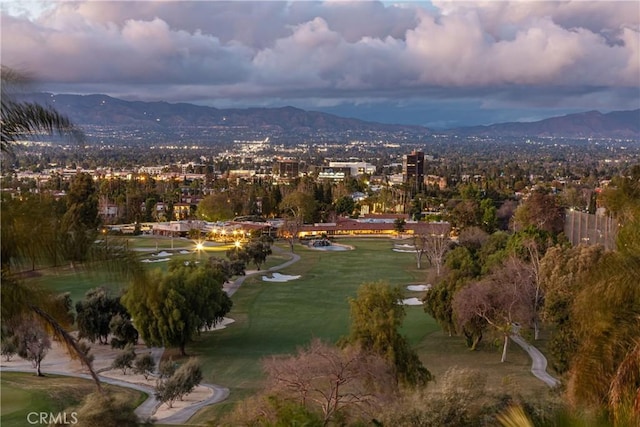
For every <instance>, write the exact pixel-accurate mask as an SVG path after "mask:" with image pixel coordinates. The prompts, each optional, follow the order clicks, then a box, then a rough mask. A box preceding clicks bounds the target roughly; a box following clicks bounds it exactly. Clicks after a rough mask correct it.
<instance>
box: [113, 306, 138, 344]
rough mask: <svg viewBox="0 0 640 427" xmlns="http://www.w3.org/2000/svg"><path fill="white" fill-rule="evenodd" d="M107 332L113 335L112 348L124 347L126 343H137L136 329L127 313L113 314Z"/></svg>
mask: <svg viewBox="0 0 640 427" xmlns="http://www.w3.org/2000/svg"><path fill="white" fill-rule="evenodd" d="M109 332H110V333H111V335H113V337H112V338H111V347H112V348H125V347H126V346H127V345H128V344H132V345H136V344H137V343H138V330H137V329H136V328H135V327H134V326H133V322H131V318H130V317H129V316H128V315H122V314H120V313H117V314H116V315H115V316H113V317H112V318H111V320H110V321H109Z"/></svg>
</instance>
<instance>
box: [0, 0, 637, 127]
mask: <svg viewBox="0 0 640 427" xmlns="http://www.w3.org/2000/svg"><path fill="white" fill-rule="evenodd" d="M0 10H1V14H2V15H1V21H0V24H1V36H2V39H1V40H2V41H1V51H0V59H1V62H2V65H4V66H8V67H12V68H15V69H18V70H21V71H24V72H27V73H29V74H31V75H32V76H34V77H35V78H36V79H37V81H38V82H39V85H38V87H39V89H41V90H44V91H48V92H53V93H75V94H95V93H102V94H107V95H110V96H114V97H118V98H122V99H127V100H140V101H167V102H190V103H195V104H200V105H209V106H213V107H218V108H246V107H280V106H287V105H291V106H294V107H298V108H303V109H306V110H316V111H324V112H329V113H334V114H339V115H342V116H347V117H356V118H360V119H364V120H371V121H379V122H386V123H402V124H416V125H422V126H427V127H432V128H451V127H457V126H468V125H476V124H490V123H499V122H506V121H533V120H539V119H542V118H546V117H551V116H557V115H563V114H567V113H573V112H581V111H589V110H599V111H601V112H608V111H613V110H629V109H636V108H640V2H638V1H636V0H629V1H606V0H600V1H586V0H580V1H563V2H559V1H522V0H521V1H514V2H508V1H496V0H494V1H473V2H464V1H458V0H454V1H451V0H447V1H440V0H434V1H430V2H415V1H405V2H392V1H384V2H377V1H340V0H330V1H318V2H312V1H290V2H281V1H237V0H236V1H176V2H173V1H137V2H129V1H75V2H65V1H55V2H54V1H48V2H33V1H31V2H27V1H7V0H1V3H0Z"/></svg>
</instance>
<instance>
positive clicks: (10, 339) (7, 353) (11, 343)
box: [0, 333, 18, 362]
mask: <svg viewBox="0 0 640 427" xmlns="http://www.w3.org/2000/svg"><path fill="white" fill-rule="evenodd" d="M0 349H1V354H2V356H4V360H5V361H6V362H10V361H11V358H12V357H13V356H14V355H15V354H16V353H18V337H17V336H16V335H11V336H8V334H7V333H3V336H2V342H1V343H0Z"/></svg>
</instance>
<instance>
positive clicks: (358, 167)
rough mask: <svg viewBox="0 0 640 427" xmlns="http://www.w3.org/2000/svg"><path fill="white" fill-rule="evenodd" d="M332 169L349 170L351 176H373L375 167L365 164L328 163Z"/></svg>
mask: <svg viewBox="0 0 640 427" xmlns="http://www.w3.org/2000/svg"><path fill="white" fill-rule="evenodd" d="M329 167H332V168H349V169H351V176H359V175H362V174H365V173H366V174H369V175H373V174H374V173H376V167H375V166H374V165H372V164H370V163H367V162H329Z"/></svg>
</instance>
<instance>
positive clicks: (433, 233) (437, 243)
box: [413, 222, 451, 276]
mask: <svg viewBox="0 0 640 427" xmlns="http://www.w3.org/2000/svg"><path fill="white" fill-rule="evenodd" d="M450 228H451V227H450V225H449V223H445V222H438V223H436V222H432V223H419V224H417V225H416V227H415V229H414V235H413V245H414V247H415V251H416V262H417V267H418V269H420V268H421V260H422V257H423V256H426V257H427V259H428V260H429V263H430V264H431V265H432V266H434V267H435V268H436V275H437V276H439V275H440V269H441V267H442V262H443V261H444V254H445V253H446V252H447V250H448V249H449V244H450V242H451V239H450V238H449V231H450Z"/></svg>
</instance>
